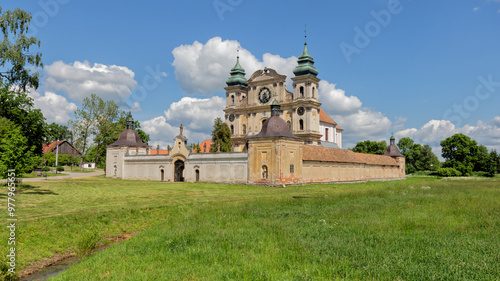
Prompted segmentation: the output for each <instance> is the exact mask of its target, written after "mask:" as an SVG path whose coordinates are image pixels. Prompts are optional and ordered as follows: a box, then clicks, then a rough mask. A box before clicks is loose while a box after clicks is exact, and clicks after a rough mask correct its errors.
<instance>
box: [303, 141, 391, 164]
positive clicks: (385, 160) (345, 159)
mask: <svg viewBox="0 0 500 281" xmlns="http://www.w3.org/2000/svg"><path fill="white" fill-rule="evenodd" d="M302 160H304V161H320V162H342V163H360V164H370V165H398V164H397V163H396V160H394V159H393V158H391V157H389V156H384V155H377V154H366V153H356V152H353V151H351V150H347V149H340V148H330V147H322V146H313V145H304V146H303V155H302Z"/></svg>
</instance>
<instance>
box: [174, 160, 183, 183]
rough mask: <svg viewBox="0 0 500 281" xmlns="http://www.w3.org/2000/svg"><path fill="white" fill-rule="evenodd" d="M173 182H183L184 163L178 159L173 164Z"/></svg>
mask: <svg viewBox="0 0 500 281" xmlns="http://www.w3.org/2000/svg"><path fill="white" fill-rule="evenodd" d="M174 181H184V161H182V160H180V159H179V160H177V161H175V163H174Z"/></svg>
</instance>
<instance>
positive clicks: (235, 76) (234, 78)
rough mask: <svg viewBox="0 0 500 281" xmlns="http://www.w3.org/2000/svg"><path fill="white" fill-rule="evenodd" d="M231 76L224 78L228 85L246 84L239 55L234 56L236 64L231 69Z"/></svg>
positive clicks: (244, 85)
mask: <svg viewBox="0 0 500 281" xmlns="http://www.w3.org/2000/svg"><path fill="white" fill-rule="evenodd" d="M230 73H231V77H229V78H228V79H227V80H226V84H227V85H228V86H243V87H246V86H247V79H246V78H245V70H244V69H243V67H241V65H240V56H239V50H238V56H236V64H235V65H234V67H233V68H232V69H231V72H230Z"/></svg>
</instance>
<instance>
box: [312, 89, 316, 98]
mask: <svg viewBox="0 0 500 281" xmlns="http://www.w3.org/2000/svg"><path fill="white" fill-rule="evenodd" d="M314 90H316V89H315V88H314V87H313V90H312V97H313V98H314V95H315V94H314Z"/></svg>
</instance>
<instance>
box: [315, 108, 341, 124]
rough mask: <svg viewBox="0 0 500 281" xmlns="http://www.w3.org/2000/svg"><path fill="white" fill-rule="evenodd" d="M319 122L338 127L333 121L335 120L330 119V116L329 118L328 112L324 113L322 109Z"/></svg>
mask: <svg viewBox="0 0 500 281" xmlns="http://www.w3.org/2000/svg"><path fill="white" fill-rule="evenodd" d="M319 121H320V122H325V123H330V124H333V125H337V123H335V121H333V119H332V118H330V116H328V114H326V112H324V111H323V109H321V108H320V109H319Z"/></svg>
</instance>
